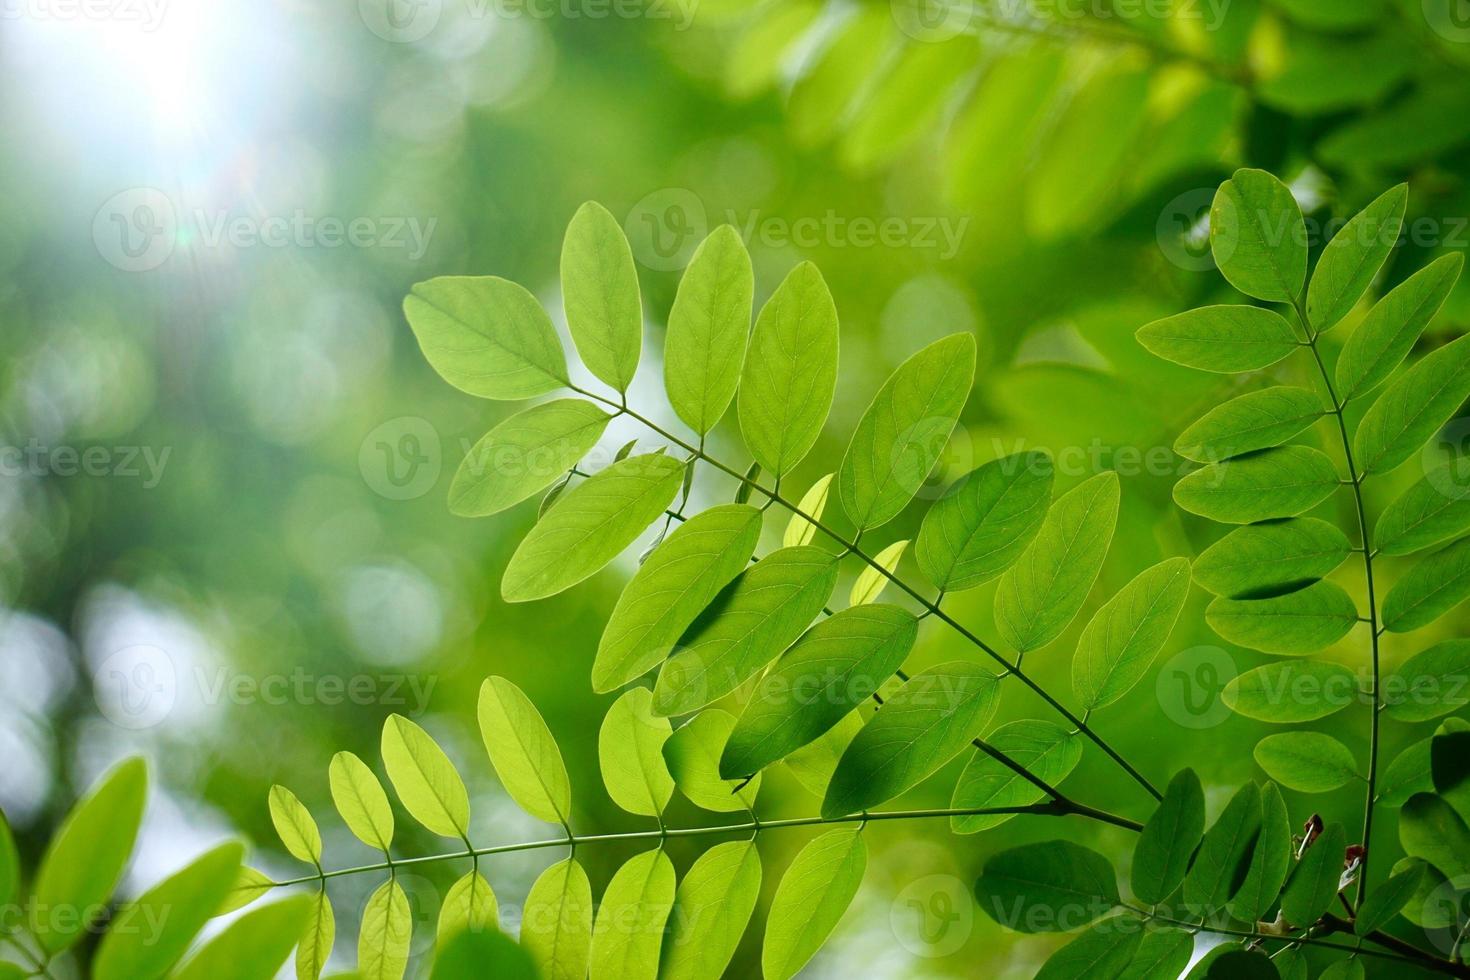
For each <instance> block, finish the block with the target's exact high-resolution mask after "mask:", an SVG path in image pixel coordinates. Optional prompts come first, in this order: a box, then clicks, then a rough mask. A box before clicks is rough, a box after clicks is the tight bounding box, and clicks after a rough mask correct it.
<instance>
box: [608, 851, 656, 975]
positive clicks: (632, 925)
mask: <svg viewBox="0 0 1470 980" xmlns="http://www.w3.org/2000/svg"><path fill="white" fill-rule="evenodd" d="M673 907H674V864H673V862H672V861H670V860H669V856H668V855H667V854H665V853H664V851H663V848H661V847H660V848H656V849H654V850H652V851H644V852H643V853H642V854H639V855H637V856H635V857H633V858H631V859H630V860H629V861H628V862H627V863H626V864H624V865H623V866H622V867H621V868H619V869H618V870H617V872H616V873H615V874H614V875H613V877H612V880H611V881H610V882H608V885H607V890H606V891H605V892H603V894H602V904H601V905H599V906H598V909H597V921H596V922H595V923H594V924H593V926H592V959H591V963H590V969H589V971H588V975H589V977H590V978H591V980H655V978H657V977H658V958H659V949H660V947H661V946H662V944H663V938H664V925H665V923H666V922H667V921H668V918H669V913H670V912H671V911H672V910H673Z"/></svg>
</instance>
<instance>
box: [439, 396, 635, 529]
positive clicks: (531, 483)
mask: <svg viewBox="0 0 1470 980" xmlns="http://www.w3.org/2000/svg"><path fill="white" fill-rule="evenodd" d="M611 420H612V416H610V415H608V414H607V413H606V412H604V411H602V410H601V409H600V408H598V407H597V406H596V405H594V404H592V403H591V402H589V401H584V400H583V399H580V398H558V399H556V400H555V401H549V402H544V403H542V404H540V405H535V406H533V407H531V408H528V409H526V410H525V411H524V412H519V413H517V414H515V415H512V416H511V417H510V418H508V419H506V420H505V421H504V422H501V423H500V424H499V425H497V426H495V428H493V429H491V430H490V431H489V432H487V433H485V435H484V436H483V437H481V439H480V441H479V442H477V443H475V445H474V447H473V448H472V449H470V451H469V452H468V453H466V454H465V458H464V461H463V462H461V463H460V464H459V469H458V470H457V471H456V472H455V474H454V482H453V483H451V484H450V486H449V509H450V510H451V511H453V512H454V513H456V514H459V515H460V516H462V517H483V516H485V515H487V514H496V513H499V512H500V511H503V510H506V509H507V508H510V507H514V506H515V505H516V504H518V503H520V502H521V501H523V500H527V499H529V498H530V497H532V496H534V495H535V494H537V493H540V492H541V491H542V490H545V489H546V488H547V487H549V486H551V485H552V484H553V483H555V482H556V481H557V480H558V479H560V478H561V476H562V474H563V473H564V472H565V471H567V470H569V469H571V468H572V467H573V466H575V465H577V463H578V462H579V461H580V460H581V459H582V457H583V456H585V455H587V453H588V452H589V451H590V450H591V449H592V447H593V446H595V445H597V440H598V439H600V438H602V433H603V432H604V431H606V429H607V424H608V422H610V421H611Z"/></svg>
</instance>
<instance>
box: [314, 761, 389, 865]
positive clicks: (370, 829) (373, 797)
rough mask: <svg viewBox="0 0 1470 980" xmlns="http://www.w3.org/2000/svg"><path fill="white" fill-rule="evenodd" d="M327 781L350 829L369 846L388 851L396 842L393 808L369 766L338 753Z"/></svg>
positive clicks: (338, 809)
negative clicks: (394, 840) (394, 838)
mask: <svg viewBox="0 0 1470 980" xmlns="http://www.w3.org/2000/svg"><path fill="white" fill-rule="evenodd" d="M327 778H328V780H329V782H330V783H331V788H332V802H333V803H335V804H336V805H337V812H338V813H340V814H341V815H342V820H343V822H345V823H346V824H347V829H348V830H350V831H352V833H353V836H355V837H356V838H357V839H358V840H360V841H362V842H363V843H364V844H366V845H367V846H369V847H376V848H377V849H378V850H380V851H387V850H388V848H389V846H391V845H392V843H393V808H392V807H391V806H389V805H388V794H387V793H385V792H383V784H382V783H380V782H378V777H377V776H376V775H375V774H374V773H373V771H372V770H371V769H370V768H368V765H367V763H365V762H363V761H362V760H361V759H359V758H358V757H357V756H355V755H353V754H352V753H351V752H338V753H337V754H336V755H334V756H332V763H331V765H330V766H328V768H327Z"/></svg>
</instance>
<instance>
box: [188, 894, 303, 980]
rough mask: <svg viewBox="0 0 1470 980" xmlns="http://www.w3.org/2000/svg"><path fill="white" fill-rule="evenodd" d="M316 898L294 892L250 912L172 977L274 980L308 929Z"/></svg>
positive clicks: (210, 942)
mask: <svg viewBox="0 0 1470 980" xmlns="http://www.w3.org/2000/svg"><path fill="white" fill-rule="evenodd" d="M314 900H315V899H314V898H313V896H311V895H292V896H291V897H290V898H286V899H282V900H281V901H279V902H272V903H271V904H270V905H262V906H261V907H260V908H258V909H254V910H253V911H250V912H246V913H245V914H244V915H242V916H240V918H238V919H236V920H235V921H234V922H233V923H231V924H230V926H229V928H227V929H226V930H225V931H224V932H222V933H220V934H219V935H218V936H216V937H215V938H214V939H212V940H210V941H209V942H208V943H207V944H206V945H205V946H204V947H203V948H202V949H200V950H199V952H197V953H195V954H194V955H193V956H192V957H191V958H190V959H189V960H188V962H186V963H185V964H184V965H183V966H181V967H180V968H179V969H178V971H177V972H176V973H174V974H173V977H172V980H272V978H274V977H275V976H276V973H277V971H279V970H280V969H281V967H282V966H283V965H284V964H285V962H286V957H288V956H290V955H291V947H293V946H295V945H296V942H297V940H298V939H299V938H300V937H301V932H302V930H303V929H305V928H306V923H307V920H308V918H309V917H310V916H311V907H312V903H313V901H314Z"/></svg>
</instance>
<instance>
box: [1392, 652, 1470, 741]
mask: <svg viewBox="0 0 1470 980" xmlns="http://www.w3.org/2000/svg"><path fill="white" fill-rule="evenodd" d="M1467 678H1470V640H1445V641H1443V642H1441V643H1436V644H1435V645H1434V646H1432V647H1430V648H1428V649H1427V650H1424V651H1422V652H1420V653H1418V654H1415V655H1414V656H1412V657H1410V658H1409V659H1408V660H1407V661H1405V662H1404V664H1403V666H1401V667H1399V669H1398V670H1396V671H1394V672H1393V674H1391V675H1390V676H1389V678H1388V680H1387V681H1386V682H1385V684H1384V702H1385V707H1384V712H1385V713H1386V714H1387V715H1388V717H1390V718H1393V719H1394V720H1395V721H1408V722H1414V721H1428V720H1429V719H1431V718H1438V717H1439V716H1440V715H1445V714H1449V713H1450V712H1451V711H1456V710H1458V709H1460V708H1463V707H1464V706H1465V705H1466V704H1467V703H1470V683H1467Z"/></svg>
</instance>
